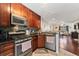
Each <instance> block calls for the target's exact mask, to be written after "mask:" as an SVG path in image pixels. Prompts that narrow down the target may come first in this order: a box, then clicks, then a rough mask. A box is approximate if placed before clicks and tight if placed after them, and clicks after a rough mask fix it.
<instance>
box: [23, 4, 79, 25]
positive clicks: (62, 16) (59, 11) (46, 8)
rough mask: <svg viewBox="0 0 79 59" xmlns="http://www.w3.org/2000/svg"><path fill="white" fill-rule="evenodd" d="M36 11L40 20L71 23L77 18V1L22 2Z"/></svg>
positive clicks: (78, 12) (78, 16)
mask: <svg viewBox="0 0 79 59" xmlns="http://www.w3.org/2000/svg"><path fill="white" fill-rule="evenodd" d="M23 4H24V5H25V6H27V7H28V8H30V9H31V10H33V11H34V12H36V13H37V14H39V15H40V16H41V17H42V20H44V21H46V22H48V23H50V24H52V23H53V22H54V21H57V22H60V21H61V22H63V21H64V22H67V23H72V22H74V21H75V20H79V3H23Z"/></svg>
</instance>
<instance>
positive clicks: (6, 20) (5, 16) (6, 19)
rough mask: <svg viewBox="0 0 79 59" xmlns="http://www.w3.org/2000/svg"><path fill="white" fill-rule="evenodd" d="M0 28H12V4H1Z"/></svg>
mask: <svg viewBox="0 0 79 59" xmlns="http://www.w3.org/2000/svg"><path fill="white" fill-rule="evenodd" d="M0 26H3V27H7V26H10V4H9V3H0Z"/></svg>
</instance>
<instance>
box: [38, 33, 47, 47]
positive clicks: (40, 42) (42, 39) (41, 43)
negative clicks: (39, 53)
mask: <svg viewBox="0 0 79 59" xmlns="http://www.w3.org/2000/svg"><path fill="white" fill-rule="evenodd" d="M45 39H46V37H45V35H41V34H40V35H39V36H38V48H44V47H45Z"/></svg>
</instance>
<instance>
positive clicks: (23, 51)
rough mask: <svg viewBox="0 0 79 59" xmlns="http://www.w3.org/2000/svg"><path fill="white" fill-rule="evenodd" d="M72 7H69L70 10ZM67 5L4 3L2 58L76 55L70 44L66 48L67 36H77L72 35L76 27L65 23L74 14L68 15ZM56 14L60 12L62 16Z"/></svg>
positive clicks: (0, 28) (0, 24) (1, 10)
mask: <svg viewBox="0 0 79 59" xmlns="http://www.w3.org/2000/svg"><path fill="white" fill-rule="evenodd" d="M47 5H48V6H47ZM72 5H73V4H72ZM72 5H68V4H66V8H69V7H68V6H72ZM38 6H39V8H36V7H38ZM52 6H53V7H52ZM54 6H56V7H54ZM64 6H65V4H53V3H50V4H41V3H36V4H35V3H33V4H32V3H0V56H43V55H44V56H45V55H47V56H53V55H55V56H59V55H64V56H66V55H72V56H73V55H75V52H74V53H73V51H70V50H71V49H70V48H68V49H69V50H67V49H65V48H66V47H67V46H70V45H67V46H66V47H65V45H64V44H65V43H66V42H65V40H64V37H66V38H68V37H69V38H70V37H72V36H74V35H73V34H71V33H72V31H73V29H74V28H73V27H74V24H73V23H72V22H71V23H69V22H67V21H70V20H63V19H66V18H67V17H68V16H69V15H68V16H67V17H65V16H66V15H65V14H68V12H69V11H71V10H69V9H68V10H65V9H64V10H65V13H64V15H65V16H64V15H63V12H64V10H63V9H62V10H61V8H62V7H64ZM51 7H52V8H51ZM59 7H60V8H59ZM46 8H47V9H46ZM58 8H59V10H58ZM52 10H53V12H51V11H52ZM72 10H73V9H72ZM35 11H36V12H35ZM54 11H56V12H58V11H59V12H58V13H59V14H61V15H59V14H55V12H54ZM62 11H63V12H62ZM43 12H44V13H43ZM61 12H62V13H61ZM49 13H50V14H49ZM56 15H58V16H60V17H58V19H61V20H60V21H59V20H57V19H56V18H54V17H56ZM43 16H44V17H43ZM62 16H64V17H63V18H62ZM72 17H73V16H72ZM72 17H71V18H72ZM50 19H51V20H50ZM71 20H72V19H71ZM77 27H78V26H77ZM76 36H77V39H78V35H76ZM62 41H63V44H62ZM67 43H68V42H67ZM77 43H78V42H77ZM62 46H64V47H65V48H63V47H62ZM71 46H74V45H73V44H72V45H71ZM77 47H78V46H77ZM76 54H77V53H76ZM77 55H78V54H77Z"/></svg>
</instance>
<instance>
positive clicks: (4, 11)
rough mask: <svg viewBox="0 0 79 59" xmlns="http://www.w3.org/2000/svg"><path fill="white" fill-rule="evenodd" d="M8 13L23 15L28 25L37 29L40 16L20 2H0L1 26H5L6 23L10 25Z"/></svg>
mask: <svg viewBox="0 0 79 59" xmlns="http://www.w3.org/2000/svg"><path fill="white" fill-rule="evenodd" d="M10 13H11V14H14V15H18V16H21V17H24V18H25V20H26V21H27V22H28V27H34V28H38V29H39V28H40V22H41V20H40V16H39V15H37V14H36V13H35V12H33V11H32V10H30V9H29V8H27V7H26V6H24V5H23V4H21V3H11V4H9V3H5V4H1V3H0V22H1V23H0V24H1V25H2V26H6V27H7V26H8V25H10V21H11V15H10Z"/></svg>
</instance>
